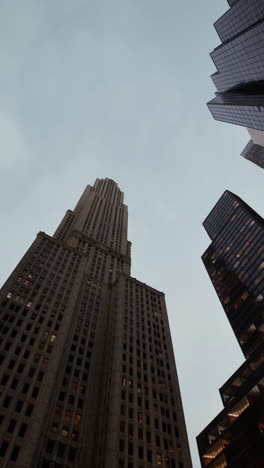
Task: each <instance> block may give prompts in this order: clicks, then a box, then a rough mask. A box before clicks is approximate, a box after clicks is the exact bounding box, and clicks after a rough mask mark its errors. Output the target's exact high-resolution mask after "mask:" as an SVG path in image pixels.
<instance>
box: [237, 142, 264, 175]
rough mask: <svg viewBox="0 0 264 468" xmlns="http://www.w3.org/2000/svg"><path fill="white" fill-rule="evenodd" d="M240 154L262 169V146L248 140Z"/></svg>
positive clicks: (263, 156)
mask: <svg viewBox="0 0 264 468" xmlns="http://www.w3.org/2000/svg"><path fill="white" fill-rule="evenodd" d="M241 156H243V158H245V159H248V160H249V161H252V162H253V163H254V164H257V166H259V167H262V169H264V146H261V145H256V144H255V143H254V142H253V141H252V140H250V141H249V142H248V144H247V146H246V147H245V148H244V150H243V151H242V153H241Z"/></svg>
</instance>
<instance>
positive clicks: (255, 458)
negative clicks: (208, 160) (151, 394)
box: [197, 191, 264, 468]
mask: <svg viewBox="0 0 264 468" xmlns="http://www.w3.org/2000/svg"><path fill="white" fill-rule="evenodd" d="M204 227H205V229H206V230H207V233H208V234H209V236H210V238H211V239H212V243H211V245H210V246H209V248H208V249H207V250H206V252H205V253H204V254H203V256H202V259H203V262H204V264H205V267H206V269H207V272H208V274H209V277H210V279H211V281H212V284H213V286H214V288H215V291H216V293H217V295H218V298H219V300H220V302H221V304H222V306H223V308H224V310H225V313H226V316H227V318H228V320H229V322H230V325H231V327H232V329H233V331H234V334H235V336H236V338H237V340H238V343H239V345H240V347H241V350H242V352H243V353H244V356H245V358H246V361H245V362H244V364H243V365H242V366H241V367H240V368H239V369H238V370H237V371H236V372H235V373H234V375H233V376H232V377H231V378H230V379H229V380H228V381H227V382H226V383H225V384H224V385H223V387H222V388H221V389H220V394H221V397H222V400H223V404H224V406H225V408H224V409H223V411H221V413H220V414H219V415H218V416H217V417H216V418H215V419H214V420H213V421H212V422H211V423H210V424H209V425H208V426H207V427H206V428H205V429H204V430H203V431H202V433H201V434H200V435H199V436H198V437H197V443H198V448H199V453H200V458H201V464H202V467H208V468H225V467H227V468H237V467H238V466H239V467H240V468H259V467H262V466H264V220H263V219H262V218H261V217H260V216H259V215H258V214H257V213H256V212H254V210H252V209H251V208H250V207H249V206H248V205H247V204H246V203H245V202H243V200H241V199H240V198H239V197H237V196H236V195H234V194H232V193H231V192H228V191H226V192H225V193H224V194H223V196H222V197H221V198H220V200H219V201H218V202H217V204H216V205H215V207H214V208H213V210H212V211H211V213H210V214H209V215H208V217H207V218H206V220H205V222H204Z"/></svg>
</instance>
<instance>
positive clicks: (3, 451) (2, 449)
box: [0, 440, 8, 457]
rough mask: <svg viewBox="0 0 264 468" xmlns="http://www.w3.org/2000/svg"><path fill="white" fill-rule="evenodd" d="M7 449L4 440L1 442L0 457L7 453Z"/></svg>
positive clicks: (6, 443)
mask: <svg viewBox="0 0 264 468" xmlns="http://www.w3.org/2000/svg"><path fill="white" fill-rule="evenodd" d="M7 447H8V442H7V441H6V440H4V441H3V442H2V445H1V447H0V457H4V456H5V454H6V451H7Z"/></svg>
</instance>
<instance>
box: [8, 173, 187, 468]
mask: <svg viewBox="0 0 264 468" xmlns="http://www.w3.org/2000/svg"><path fill="white" fill-rule="evenodd" d="M127 217H128V213H127V207H126V205H124V203H123V193H122V192H121V191H120V190H119V188H118V186H117V184H116V183H115V182H114V181H112V180H110V179H101V180H99V179H97V180H96V182H95V184H94V186H88V187H87V188H86V190H85V191H84V193H83V195H82V196H81V198H80V200H79V202H78V203H77V205H76V207H75V209H74V210H73V211H71V210H68V211H67V213H66V215H65V216H64V218H63V220H62V222H61V223H60V225H59V227H58V229H57V230H56V232H55V234H54V236H53V237H50V236H48V235H47V234H45V233H43V232H40V233H39V234H38V235H37V238H36V240H35V241H34V242H33V244H32V245H31V247H30V248H29V250H28V251H27V252H26V254H25V256H24V257H23V258H22V260H21V261H20V262H19V264H18V265H17V267H16V268H15V270H14V271H13V273H12V274H11V275H10V277H9V278H8V280H7V281H6V283H5V284H4V286H3V287H2V289H1V292H0V294H1V295H0V304H1V306H0V313H1V316H0V317H1V346H0V362H1V374H0V385H1V387H0V388H1V399H0V405H1V408H0V423H1V425H0V460H1V461H0V464H1V467H3V468H9V467H10V468H12V467H18V468H36V467H38V468H48V467H49V468H63V467H64V468H73V467H78V468H88V467H93V468H122V467H125V468H143V467H156V466H160V467H163V468H165V467H168V468H190V467H191V460H190V454H189V447H188V440H187V434H186V428H185V421H184V414H183V409H182V403H181V397H180V390H179V384H178V378H177V373H176V367H175V362H174V355H173V348H172V342H171V337H170V330H169V323H168V317H167V312H166V306H165V300H164V294H163V293H161V292H159V291H157V290H155V289H153V288H151V287H150V286H147V285H146V284H144V283H141V282H140V281H138V280H136V279H134V278H132V277H131V276H130V263H131V262H130V247H131V244H130V242H129V241H128V240H127Z"/></svg>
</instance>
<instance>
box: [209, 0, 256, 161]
mask: <svg viewBox="0 0 264 468" xmlns="http://www.w3.org/2000/svg"><path fill="white" fill-rule="evenodd" d="M228 3H229V5H230V7H231V8H230V9H229V10H228V11H227V12H226V13H225V14H224V15H223V16H222V17H221V18H220V19H219V20H218V21H216V23H215V25H214V26H215V29H216V31H217V33H218V35H219V37H220V40H221V42H222V43H221V45H220V46H218V47H217V48H216V49H215V50H214V51H213V52H212V53H211V57H212V60H213V62H214V64H215V66H216V68H217V71H216V72H215V73H214V74H213V75H212V79H213V82H214V84H215V86H216V89H217V93H216V97H215V98H214V99H212V100H211V101H210V102H209V103H208V107H209V109H210V111H211V113H212V115H213V117H214V118H215V119H216V120H221V121H223V122H229V123H233V124H236V125H242V126H244V127H247V128H249V129H256V130H259V131H263V130H264V3H263V1H262V0H233V1H229V2H228ZM253 142H254V143H255V144H257V142H255V141H254V139H253ZM249 159H250V158H249ZM254 162H255V163H256V164H258V159H255V160H254Z"/></svg>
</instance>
